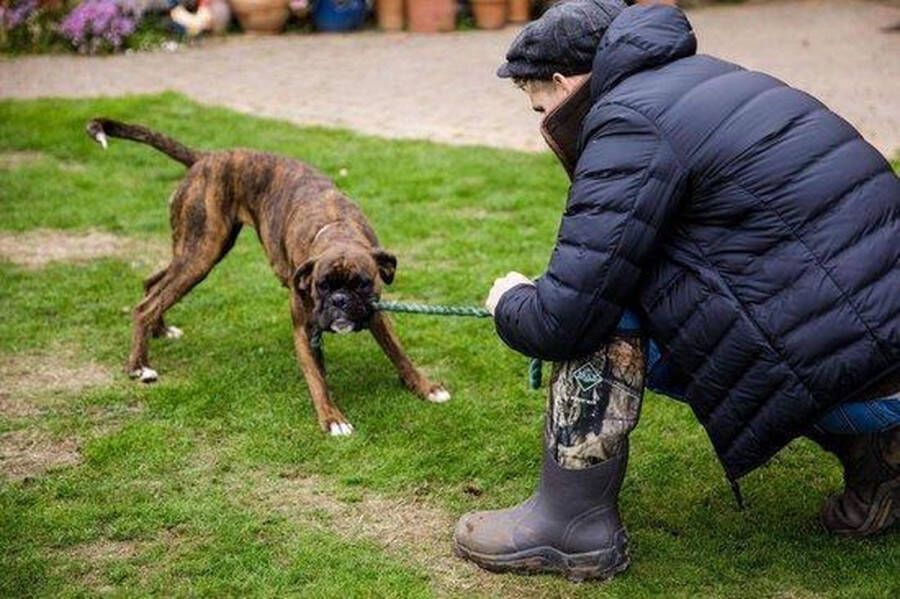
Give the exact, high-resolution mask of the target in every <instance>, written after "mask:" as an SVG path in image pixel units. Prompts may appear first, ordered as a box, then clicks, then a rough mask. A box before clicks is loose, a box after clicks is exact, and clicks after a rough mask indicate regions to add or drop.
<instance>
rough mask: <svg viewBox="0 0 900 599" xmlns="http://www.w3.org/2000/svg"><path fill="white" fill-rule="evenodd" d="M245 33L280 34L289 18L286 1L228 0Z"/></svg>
mask: <svg viewBox="0 0 900 599" xmlns="http://www.w3.org/2000/svg"><path fill="white" fill-rule="evenodd" d="M229 2H231V8H232V10H233V11H234V14H235V15H237V20H238V22H239V23H240V24H241V28H242V29H243V30H244V31H245V32H247V33H264V34H273V33H280V32H281V30H282V29H283V28H284V24H285V23H286V22H287V20H288V17H289V16H290V10H289V9H288V3H287V0H229Z"/></svg>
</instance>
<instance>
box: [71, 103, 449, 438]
mask: <svg viewBox="0 0 900 599" xmlns="http://www.w3.org/2000/svg"><path fill="white" fill-rule="evenodd" d="M87 132H88V135H90V136H91V138H93V139H94V140H95V141H97V142H98V143H99V144H100V145H102V146H103V147H104V148H106V147H107V139H108V137H119V138H122V139H130V140H133V141H138V142H142V143H145V144H148V145H150V146H153V147H154V148H156V149H157V150H159V151H161V152H163V153H165V154H167V155H168V156H170V157H171V158H173V159H175V160H177V161H178V162H181V163H182V164H184V165H185V166H187V167H188V173H187V176H186V177H185V178H184V180H182V182H181V184H180V185H179V186H178V188H177V189H176V190H175V192H174V194H173V195H172V197H171V200H170V203H169V214H170V216H169V218H170V222H171V225H172V261H171V262H170V263H169V265H168V266H166V267H165V268H164V269H162V270H160V271H159V272H157V273H156V274H154V275H152V276H151V277H150V278H148V279H147V280H146V281H145V282H144V291H145V294H144V299H143V300H142V301H141V302H140V303H139V304H138V305H137V307H136V308H135V309H134V338H133V341H132V347H131V355H130V356H129V358H128V363H127V365H126V371H127V372H128V374H129V375H130V376H131V377H132V378H135V379H138V380H140V381H143V382H145V383H150V382H153V381H155V380H157V378H158V375H157V373H156V371H154V370H153V369H152V368H150V362H149V359H148V355H147V343H148V338H149V337H150V336H151V335H153V336H156V337H159V336H169V337H174V336H180V334H181V332H180V331H179V330H178V329H176V328H175V327H167V326H166V325H165V323H164V321H163V315H164V314H165V313H166V310H168V309H169V308H171V307H172V306H173V305H174V304H175V303H176V302H177V301H178V300H180V299H181V298H182V297H184V296H185V294H187V293H188V292H189V291H190V290H191V289H192V288H193V287H194V286H195V285H197V283H199V282H200V281H202V280H203V279H204V278H206V275H208V274H209V272H210V271H211V270H212V268H213V267H214V266H215V265H216V264H217V263H218V262H219V260H221V259H222V258H223V257H224V256H225V254H227V253H228V250H230V249H231V247H232V246H233V245H234V242H235V240H236V239H237V236H238V233H240V231H241V227H243V226H244V225H251V226H252V227H254V228H255V229H256V232H257V235H258V236H259V239H260V241H261V242H262V246H263V248H264V249H265V252H266V255H267V256H268V258H269V262H270V263H271V264H272V268H273V269H274V271H275V275H276V276H277V277H278V279H279V280H280V281H281V283H282V284H283V285H284V286H285V287H288V288H289V289H290V291H291V316H292V317H293V323H294V347H295V348H296V351H297V360H298V362H299V364H300V368H301V369H302V370H303V374H304V376H305V377H306V382H307V384H308V385H309V392H310V395H311V397H312V402H313V406H314V407H315V409H316V413H317V415H318V419H319V424H320V425H321V427H322V429H323V430H324V431H326V432H329V433H331V434H332V435H347V434H350V433H351V432H352V431H353V427H352V426H351V425H350V423H349V422H347V419H346V418H345V417H344V415H343V414H341V412H340V410H339V409H338V408H337V406H335V405H334V402H333V401H332V400H331V397H330V394H329V392H328V387H327V386H326V383H325V372H324V363H323V359H322V354H321V352H320V351H318V349H317V348H315V347H313V345H312V344H311V340H312V339H313V338H314V337H315V336H316V335H317V334H319V333H321V332H323V331H329V332H334V333H350V332H353V331H359V330H361V329H364V328H368V329H369V330H370V331H371V333H372V335H373V336H374V337H375V340H376V341H377V342H378V345H379V346H381V349H382V350H383V351H384V353H385V354H387V357H388V358H389V359H390V360H391V362H392V363H393V364H394V367H395V368H396V369H397V371H398V372H399V373H400V378H401V379H402V380H403V382H404V383H405V384H406V386H407V387H409V388H410V389H411V390H412V391H413V392H415V393H416V394H417V395H418V396H419V397H422V398H424V399H427V400H429V401H433V402H444V401H447V400H448V399H450V394H449V393H448V392H447V391H446V390H445V389H444V388H443V387H442V386H441V385H437V384H434V383H432V382H431V381H429V380H428V379H427V378H426V377H425V375H423V374H422V373H421V372H420V371H419V370H418V369H417V368H416V367H415V366H414V365H413V363H412V362H411V361H410V360H409V358H408V357H407V356H406V353H405V352H404V351H403V348H402V347H401V345H400V342H399V340H398V339H397V336H396V335H395V334H394V331H393V328H392V326H391V323H390V321H389V320H388V318H387V316H385V315H384V314H383V313H381V312H376V311H375V310H374V309H373V306H372V304H373V302H374V301H376V300H377V299H378V297H379V294H380V292H381V287H382V284H390V283H391V281H393V279H394V271H395V269H396V267H397V259H396V258H395V257H394V256H393V255H391V254H389V253H387V252H386V251H384V250H383V249H381V247H380V246H379V244H378V239H377V238H376V237H375V233H374V232H373V231H372V228H371V227H370V226H369V224H368V223H367V222H366V219H365V217H364V216H363V214H362V212H361V211H360V210H359V208H357V207H356V205H355V204H353V202H351V201H350V200H349V199H348V198H347V197H346V196H345V195H344V194H342V193H341V192H340V191H339V190H338V189H337V188H336V187H335V185H334V183H333V182H332V181H331V180H330V179H328V178H327V177H326V176H325V175H323V174H322V173H320V172H319V171H317V170H316V169H314V168H312V167H310V166H309V165H306V164H303V163H301V162H298V161H296V160H291V159H289V158H284V157H280V156H274V155H272V154H264V153H261V152H253V151H250V150H240V149H239V150H226V151H220V152H200V151H196V150H192V149H190V148H188V147H186V146H184V145H182V144H180V143H178V142H177V141H175V140H174V139H171V138H169V137H167V136H165V135H162V134H159V133H156V132H153V131H150V130H149V129H147V128H145V127H141V126H138V125H130V124H126V123H120V122H117V121H113V120H109V119H95V120H92V121H91V122H90V123H88V125H87Z"/></svg>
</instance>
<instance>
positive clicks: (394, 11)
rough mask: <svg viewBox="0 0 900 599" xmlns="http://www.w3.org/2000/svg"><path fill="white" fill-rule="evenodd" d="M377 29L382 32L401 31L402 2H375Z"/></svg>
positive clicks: (388, 0)
mask: <svg viewBox="0 0 900 599" xmlns="http://www.w3.org/2000/svg"><path fill="white" fill-rule="evenodd" d="M375 16H376V17H377V18H378V27H379V28H380V29H383V30H384V31H400V30H401V29H403V0H375Z"/></svg>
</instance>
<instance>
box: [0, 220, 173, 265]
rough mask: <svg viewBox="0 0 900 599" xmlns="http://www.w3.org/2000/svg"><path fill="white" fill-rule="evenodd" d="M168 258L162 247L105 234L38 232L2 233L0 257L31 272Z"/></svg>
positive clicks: (141, 240)
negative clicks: (56, 265)
mask: <svg viewBox="0 0 900 599" xmlns="http://www.w3.org/2000/svg"><path fill="white" fill-rule="evenodd" d="M166 256H167V250H166V249H165V248H164V246H163V244H161V243H158V242H154V241H150V240H143V239H133V238H129V237H123V236H120V235H114V234H112V233H107V232H103V231H87V232H81V233H77V232H70V231H60V230H55V229H38V230H34V231H28V232H25V233H9V232H5V233H0V257H2V258H4V259H6V260H9V261H10V262H12V263H14V264H17V265H19V266H23V267H25V268H31V269H37V268H42V267H44V266H46V265H47V264H50V263H51V262H87V261H90V260H96V259H98V258H107V257H123V258H130V259H132V260H134V261H135V262H136V263H134V264H133V265H135V266H137V265H138V264H141V265H143V264H147V263H152V264H156V263H159V262H162V261H163V260H164V259H165V258H166Z"/></svg>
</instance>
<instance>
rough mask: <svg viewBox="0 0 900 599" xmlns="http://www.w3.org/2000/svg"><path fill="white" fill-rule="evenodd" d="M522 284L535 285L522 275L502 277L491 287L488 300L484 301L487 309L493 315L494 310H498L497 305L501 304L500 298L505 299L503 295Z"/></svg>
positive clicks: (515, 274)
mask: <svg viewBox="0 0 900 599" xmlns="http://www.w3.org/2000/svg"><path fill="white" fill-rule="evenodd" d="M522 284H525V285H534V281H532V280H531V279H529V278H528V277H526V276H525V275H523V274H522V273H518V272H509V273H506V276H503V277H500V278H499V279H497V280H496V281H494V286H493V287H491V291H490V292H489V293H488V296H487V299H486V300H485V301H484V305H485V307H486V308H487V309H488V310H489V311H490V313H491V314H493V313H494V310H496V309H497V304H499V303H500V298H501V297H503V294H504V293H506V292H507V291H509V290H510V289H512V288H513V287H515V286H516V285H522Z"/></svg>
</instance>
